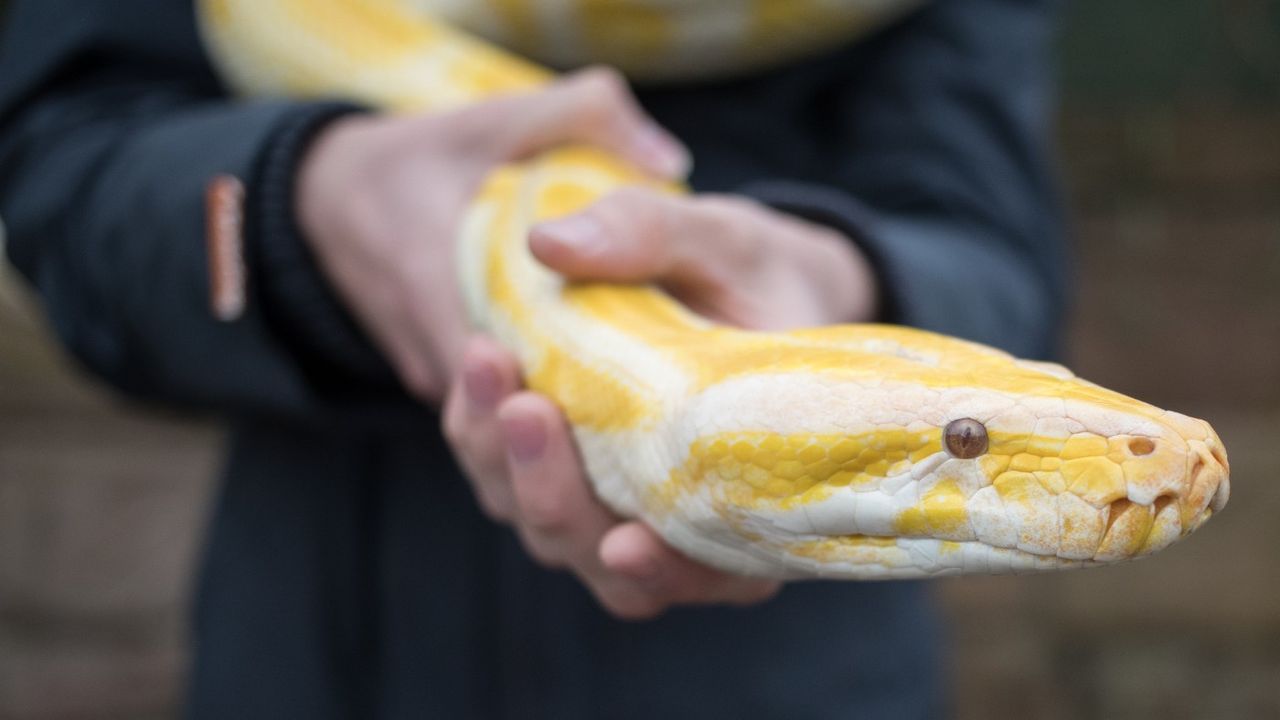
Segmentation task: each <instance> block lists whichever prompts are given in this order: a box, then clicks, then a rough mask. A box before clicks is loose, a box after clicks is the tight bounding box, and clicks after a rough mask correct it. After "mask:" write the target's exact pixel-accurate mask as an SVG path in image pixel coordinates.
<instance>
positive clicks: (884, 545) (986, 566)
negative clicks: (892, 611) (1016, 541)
mask: <svg viewBox="0 0 1280 720" xmlns="http://www.w3.org/2000/svg"><path fill="white" fill-rule="evenodd" d="M785 552H786V565H788V566H789V567H791V568H792V569H793V570H795V571H796V572H797V574H798V575H803V576H811V575H817V576H821V577H828V578H832V579H841V578H847V579H909V578H927V577H938V576H944V575H957V574H973V573H983V574H993V575H994V574H1016V573H1032V572H1043V571H1049V570H1064V569H1070V568H1085V567H1096V566H1100V565H1103V564H1105V563H1103V562H1100V561H1098V560H1093V559H1084V560H1078V559H1070V558H1062V557H1058V556H1056V555H1042V554H1038V553H1034V552H1029V551H1026V550H1021V549H1019V548H1016V547H1014V548H1006V547H995V546H992V545H988V544H986V543H983V542H980V541H977V540H966V541H956V540H939V539H937V538H922V537H894V536H884V535H856V534H855V535H835V536H828V537H823V538H814V539H809V540H803V541H800V542H795V543H791V544H789V545H787V546H786V548H785Z"/></svg>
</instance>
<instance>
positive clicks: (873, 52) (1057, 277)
mask: <svg viewBox="0 0 1280 720" xmlns="http://www.w3.org/2000/svg"><path fill="white" fill-rule="evenodd" d="M1052 5H1053V3H1049V2H1032V1H1028V0H938V1H937V2H933V3H931V4H929V5H928V6H927V7H926V8H925V9H924V10H922V11H920V12H918V13H916V14H915V15H913V16H911V17H910V18H908V19H906V20H904V21H903V22H901V23H899V24H898V25H896V26H894V27H892V28H890V29H888V30H886V31H885V32H883V33H882V34H880V35H879V36H878V37H876V38H875V39H873V40H872V41H870V42H869V43H866V44H865V45H863V46H861V47H859V48H857V49H856V50H854V51H852V52H851V53H850V54H846V55H844V56H842V57H840V58H838V59H836V60H834V61H832V62H836V63H838V64H839V67H838V68H837V69H834V70H831V71H830V73H829V75H828V76H827V80H826V81H825V82H824V83H823V84H822V85H821V86H819V87H817V88H814V89H812V90H811V91H809V93H808V95H807V96H806V97H807V98H808V100H807V106H806V105H803V104H801V106H802V107H803V108H804V109H803V110H801V111H797V112H794V113H792V114H791V116H790V121H791V122H793V123H801V124H803V125H804V126H806V127H807V129H806V133H807V134H808V135H810V136H811V137H813V138H816V140H815V143H816V145H815V146H814V147H813V148H812V149H811V150H810V152H811V154H812V157H813V159H812V161H811V162H810V164H809V166H808V167H806V168H804V169H803V170H799V171H793V172H792V173H791V177H784V178H781V179H765V180H761V181H758V182H753V183H751V184H750V185H748V186H747V187H745V188H742V190H743V192H745V193H746V194H749V195H753V196H755V197H756V198H758V199H761V200H764V201H766V202H768V203H770V204H773V205H775V206H777V207H780V208H782V209H786V210H789V211H791V212H794V213H797V214H800V215H802V216H806V217H809V218H811V219H814V220H818V221H820V222H824V223H828V224H831V225H833V226H835V227H838V228H840V229H842V230H844V231H845V232H846V233H847V234H848V235H849V236H850V237H852V238H854V239H855V240H856V241H857V242H858V243H859V244H860V245H861V246H862V247H863V248H864V249H865V250H866V252H867V254H868V255H869V256H870V258H871V260H872V261H873V264H874V265H875V266H876V267H877V268H878V271H879V276H880V279H881V284H882V289H883V296H882V301H883V303H882V304H883V306H884V311H885V315H884V319H885V320H887V321H890V322H898V323H904V324H909V325H914V326H918V327H922V328H926V329H931V330H936V331H940V332H945V333H949V334H953V335H958V336H962V337H966V338H970V339H974V340H978V341H981V342H985V343H989V344H992V345H996V346H999V347H1002V348H1005V349H1007V350H1009V351H1011V352H1014V353H1016V354H1019V355H1023V356H1031V357H1046V356H1051V355H1053V354H1054V353H1055V346H1056V341H1057V333H1058V329H1059V324H1060V320H1061V316H1062V314H1063V305H1064V286H1065V284H1066V277H1067V273H1066V270H1065V264H1066V258H1065V252H1064V250H1063V238H1062V229H1061V218H1060V212H1059V209H1058V206H1057V203H1056V198H1055V188H1054V184H1055V183H1054V180H1053V176H1052V173H1051V170H1050V163H1049V161H1048V158H1047V157H1046V153H1047V148H1048V146H1049V139H1048V134H1049V130H1050V127H1051V109H1052V108H1051V98H1052V86H1053V81H1052V80H1053V74H1052V64H1051V52H1052V39H1053V38H1052V27H1053V19H1054V17H1053V16H1054V13H1053V8H1052ZM795 106H796V105H794V104H793V107H795ZM798 154H799V155H801V156H803V152H798Z"/></svg>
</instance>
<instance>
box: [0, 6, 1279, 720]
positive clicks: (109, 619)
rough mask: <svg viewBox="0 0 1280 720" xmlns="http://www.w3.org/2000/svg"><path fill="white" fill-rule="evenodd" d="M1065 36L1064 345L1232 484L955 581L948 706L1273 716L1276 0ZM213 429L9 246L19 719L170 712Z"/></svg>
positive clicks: (6, 583) (1098, 12)
mask: <svg viewBox="0 0 1280 720" xmlns="http://www.w3.org/2000/svg"><path fill="white" fill-rule="evenodd" d="M3 5H4V2H3V0H0V21H2V17H3V16H2V13H3ZM1060 49H1061V59H1062V63H1061V65H1062V72H1061V76H1062V90H1063V94H1062V108H1061V115H1060V123H1059V130H1058V140H1059V143H1060V154H1061V157H1062V168H1063V178H1064V186H1065V188H1066V191H1067V199H1068V204H1069V207H1070V209H1071V217H1072V223H1073V226H1074V236H1075V240H1076V248H1075V252H1076V255H1077V259H1078V268H1077V280H1078V282H1077V291H1078V292H1077V303H1076V307H1075V308H1074V311H1073V315H1072V320H1071V325H1070V331H1069V344H1068V347H1069V350H1068V360H1069V363H1070V364H1071V365H1072V366H1073V367H1074V368H1075V369H1076V370H1077V371H1078V372H1079V373H1080V374H1082V375H1084V376H1085V377H1088V378H1090V379H1092V380H1095V381H1097V382H1100V383H1102V384H1103V385H1107V386H1110V387H1113V388H1115V389H1117V390H1120V391H1123V392H1126V393H1130V394H1134V395H1138V396H1141V397H1143V398H1144V399H1147V400H1150V401H1151V402H1154V403H1155V404H1157V405H1160V406H1165V407H1173V408H1176V409H1178V410H1180V411H1182V412H1185V413H1188V414H1191V415H1195V416H1199V417H1204V418H1206V419H1208V420H1209V421H1210V422H1212V423H1213V424H1214V426H1215V427H1216V428H1217V429H1218V431H1219V433H1220V434H1221V436H1222V438H1223V440H1224V441H1225V442H1226V445H1227V449H1228V451H1229V453H1230V457H1231V467H1232V494H1233V499H1232V501H1231V504H1230V506H1229V507H1228V509H1227V511H1226V512H1225V513H1224V514H1223V515H1221V516H1220V517H1217V518H1215V519H1214V520H1213V521H1212V522H1210V523H1209V524H1208V525H1207V526H1206V527H1205V528H1204V529H1203V530H1201V531H1200V532H1199V533H1198V534H1197V535H1196V536H1195V537H1194V538H1192V539H1191V540H1189V541H1188V542H1186V543H1184V544H1182V545H1179V546H1177V547H1175V548H1173V549H1171V550H1169V551H1167V552H1165V553H1163V554H1161V555H1159V556H1157V557H1155V558H1152V559H1149V560H1144V561H1141V562H1139V563H1136V564H1129V565H1125V566H1121V567H1116V568H1110V569H1104V570H1091V571H1087V572H1076V573H1070V574H1062V575H1047V576H1028V577H1014V578H966V579H963V580H947V581H941V582H937V583H935V584H934V587H935V588H936V590H937V592H938V595H939V598H940V602H941V603H942V605H943V607H944V609H945V611H946V613H947V615H948V616H949V617H950V619H951V621H952V624H951V626H952V642H951V646H950V662H949V668H950V672H951V676H952V694H953V708H954V713H955V715H956V717H958V718H962V719H968V718H1025V717H1035V718H1090V717H1104V718H1161V719H1162V720H1177V719H1179V718H1280V0H1212V1H1211V0H1125V2H1122V3H1118V2H1114V1H1113V0H1077V1H1076V2H1074V3H1072V4H1070V5H1069V6H1068V8H1067V11H1066V13H1065V15H1064V28H1063V39H1062V42H1061V48H1060ZM219 439H220V438H219V434H218V431H217V429H216V427H215V426H214V425H213V424H212V423H210V422H207V421H200V420H193V419H191V418H186V417H181V418H180V417H174V416H169V415H164V414H158V413H157V412H155V411H154V410H143V409H140V408H136V407H132V406H130V405H128V404H127V403H125V402H123V401H121V400H120V399H119V398H117V397H114V396H112V395H111V394H110V393H109V392H107V391H106V390H105V389H104V388H102V387H100V386H98V385H96V384H94V383H93V382H92V381H90V380H87V379H86V378H85V377H84V376H83V375H82V374H80V373H78V372H76V370H75V369H74V367H73V366H72V365H71V364H70V363H69V362H68V360H67V359H66V358H65V357H64V356H63V355H62V353H61V352H60V351H59V350H58V349H56V347H55V346H54V345H53V344H52V342H51V341H50V339H49V337H48V335H47V334H46V332H45V331H44V330H43V328H42V327H41V324H40V322H39V319H38V312H37V310H36V309H35V306H34V305H33V304H32V302H31V300H30V298H29V297H28V296H27V295H26V292H25V288H23V287H22V285H21V283H20V282H19V281H18V279H17V278H15V277H14V275H13V272H12V271H11V270H8V269H6V268H4V267H3V266H0V719H3V720H10V719H13V720H17V719H22V720H28V719H31V720H34V719H37V718H39V719H41V720H44V719H48V718H166V717H173V716H175V715H176V714H177V709H178V707H179V698H180V693H181V687H182V682H183V669H184V662H185V657H186V656H185V651H184V637H183V626H184V613H185V609H186V605H187V602H188V598H189V595H190V578H191V571H192V567H193V561H194V559H195V557H196V555H197V552H198V539H199V537H200V534H201V531H202V528H203V525H204V521H205V512H206V508H207V506H208V502H209V500H210V497H211V494H212V492H213V490H214V488H213V484H212V480H213V477H214V473H215V472H216V466H217V462H218V443H219Z"/></svg>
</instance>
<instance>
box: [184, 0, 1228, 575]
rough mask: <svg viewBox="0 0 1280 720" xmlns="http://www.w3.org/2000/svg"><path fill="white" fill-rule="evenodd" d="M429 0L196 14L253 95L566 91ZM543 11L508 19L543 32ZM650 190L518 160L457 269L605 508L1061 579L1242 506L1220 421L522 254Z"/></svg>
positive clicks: (910, 338) (404, 97)
mask: <svg viewBox="0 0 1280 720" xmlns="http://www.w3.org/2000/svg"><path fill="white" fill-rule="evenodd" d="M428 4H429V3H428V2H427V0H418V2H417V3H416V4H415V3H414V2H411V0H365V1H363V2H362V1H361V0H310V1H304V0H202V1H201V2H200V3H199V8H200V17H201V26H202V32H203V34H204V37H205V40H206V43H207V44H208V46H209V48H210V52H211V54H212V55H213V57H214V58H215V61H216V63H217V64H218V66H219V67H220V69H221V71H222V72H223V74H224V76H225V78H226V79H227V80H228V82H229V83H230V84H231V85H232V86H233V87H235V88H237V89H238V90H239V91H241V92H243V93H245V94H247V95H288V96H295V97H317V96H326V97H334V96H342V97H348V98H352V99H355V100H358V101H361V102H365V103H369V104H372V105H375V106H378V107H382V108H386V109H388V110H394V111H440V110H446V109H450V108H456V107H458V106H460V105H464V104H466V103H469V102H474V101H476V100H479V99H482V98H486V97H490V96H494V95H497V94H500V93H508V92H517V91H525V90H529V89H533V88H537V87H539V86H540V85H543V84H545V83H547V82H549V81H550V80H551V79H552V78H553V77H554V75H553V73H552V72H550V71H548V70H544V69H542V68H541V67H539V66H537V65H535V64H533V63H531V62H528V61H525V60H523V59H520V58H518V57H516V56H515V55H512V54H508V53H507V52H506V51H503V50H500V49H498V48H497V47H495V46H494V45H491V44H489V43H487V42H485V41H483V40H479V39H477V38H475V37H473V36H471V35H468V34H466V33H464V32H463V31H461V30H458V29H457V28H455V27H454V26H452V25H451V24H449V23H447V22H444V21H441V20H439V19H437V17H436V16H434V15H433V14H432V12H431V9H430V8H428V7H425V6H426V5H428ZM439 4H441V5H450V4H451V3H444V2H441V3H439ZM452 4H455V5H456V3H452ZM490 4H491V5H494V6H512V7H514V6H515V5H520V3H512V2H494V3H490ZM579 4H580V5H581V4H582V3H579ZM804 4H805V3H799V5H804ZM866 4H868V5H874V4H875V3H871V2H867V3H866ZM881 4H883V3H881ZM481 5H483V4H481ZM602 5H603V6H606V7H607V6H608V3H599V2H596V3H594V5H593V4H592V3H591V2H586V3H585V6H587V7H596V8H597V14H599V10H598V8H599V7H600V6H602ZM616 5H618V6H628V7H632V8H633V9H634V8H635V7H636V6H637V3H636V2H627V3H617V4H616ZM653 5H654V6H655V7H656V6H658V5H661V6H662V7H675V6H679V5H680V3H662V4H656V3H654V4H653ZM685 5H697V4H696V3H685ZM532 6H533V3H532V0H525V3H524V10H525V12H524V15H523V16H521V15H520V13H519V12H516V13H515V15H514V16H513V17H516V19H517V20H518V19H520V17H523V19H524V21H525V22H526V23H530V22H534V21H535V20H537V19H538V18H537V17H535V16H534V15H533V14H531V11H530V10H529V8H531V7H532ZM508 9H510V8H508ZM654 12H658V11H656V10H655V11H654ZM636 17H639V16H634V17H632V18H631V21H630V24H628V25H626V26H625V27H624V29H627V28H630V29H631V35H625V34H624V36H623V38H622V39H623V40H627V38H630V42H631V46H636V47H640V49H641V50H643V49H644V45H645V43H649V44H650V45H652V42H653V38H652V37H650V35H652V34H653V33H652V32H651V33H649V35H645V34H644V33H639V34H637V33H638V31H637V30H636V28H640V29H644V28H646V27H650V26H649V25H645V24H644V23H639V22H638V21H636ZM597 20H598V18H597ZM677 20H678V18H677ZM846 20H847V22H846V24H848V25H850V26H852V25H856V24H857V22H858V21H857V20H854V19H846ZM600 22H604V23H605V25H606V26H607V22H606V21H599V22H598V23H597V24H599V23H600ZM837 24H838V23H836V22H835V21H832V22H829V23H808V24H805V25H802V26H804V27H824V28H825V27H829V26H834V25H837ZM650 25H652V23H650ZM793 25H795V23H793ZM654 27H656V26H654ZM650 29H652V28H650ZM637 38H639V39H637ZM810 40H811V41H812V42H815V43H816V42H819V39H814V38H810V39H809V40H804V39H803V38H802V41H803V42H808V41H810ZM570 44H571V43H570ZM599 44H600V43H597V45H599ZM605 44H606V45H607V44H608V43H605ZM622 45H626V43H625V42H622ZM775 45H777V47H774V48H773V49H772V50H771V52H774V53H775V54H777V55H778V56H779V57H783V56H786V55H787V54H788V53H791V54H794V52H795V48H793V47H786V43H775ZM752 47H755V46H754V45H753V46H752ZM722 50H723V49H720V50H718V51H717V52H713V53H711V55H714V56H717V57H718V56H722V55H724V54H725V53H724V52H722ZM650 55H651V56H652V55H653V53H650ZM658 55H660V56H664V57H665V56H666V55H664V54H662V53H659V54H658ZM671 55H678V53H671ZM756 60H759V59H758V58H756ZM653 71H654V74H661V71H662V68H654V69H653ZM649 182H651V181H649V180H646V179H645V178H644V177H643V176H642V175H641V174H640V173H639V172H638V171H636V170H634V169H632V168H630V167H628V166H626V165H625V164H623V163H622V162H621V161H619V160H617V159H615V158H613V157H610V156H608V155H606V154H604V153H601V152H599V151H595V150H590V149H587V148H580V147H567V148H563V149H560V150H555V151H552V152H548V153H545V154H544V155H541V156H539V157H536V158H534V159H532V160H529V161H526V162H522V163H519V164H515V165H510V166H506V167H502V168H500V169H498V170H496V171H495V172H494V173H493V174H492V175H491V177H490V178H489V179H488V180H487V182H486V183H485V184H484V185H483V187H482V189H481V190H480V191H479V193H478V195H477V196H476V197H475V199H474V201H473V203H472V205H471V207H470V208H469V211H468V213H467V216H466V220H465V222H464V224H463V226H462V228H461V230H460V237H459V239H458V248H457V255H458V267H459V273H460V282H461V286H462V288H463V289H464V290H463V292H464V294H465V295H466V298H465V299H466V303H467V306H468V309H469V312H470V314H471V316H472V318H473V320H474V321H475V323H476V324H477V325H478V326H479V327H480V328H482V329H484V330H486V331H488V332H489V333H492V334H493V335H494V336H496V337H497V338H499V339H500V340H501V341H502V342H503V343H504V344H506V345H507V346H508V347H509V348H510V349H512V350H513V351H514V352H515V353H516V355H517V356H518V358H519V360H520V362H521V366H522V368H523V369H524V372H525V376H526V379H527V382H528V384H529V386H530V387H531V388H533V389H535V390H538V391H540V392H543V393H545V394H547V395H549V396H550V397H551V398H553V399H554V400H555V401H556V402H557V403H558V404H559V405H560V407H561V408H562V409H563V410H564V412H565V413H566V415H567V417H568V419H569V421H570V424H571V426H572V429H573V433H574V436H575V438H576V440H577V443H578V445H579V448H580V450H581V454H582V458H583V461H584V464H585V466H586V469H587V471H588V474H589V475H590V477H591V479H592V482H593V484H594V487H595V491H596V493H597V494H598V495H599V497H600V498H601V499H602V500H603V501H604V502H605V503H607V504H608V505H609V506H610V507H612V508H613V509H615V510H616V511H617V512H618V513H620V514H622V515H624V516H627V517H635V518H642V519H643V520H645V521H646V522H647V523H648V524H650V525H651V526H652V527H653V528H654V529H655V530H657V531H658V532H659V533H660V534H661V535H662V537H663V538H665V539H666V540H667V541H668V542H669V543H670V544H671V545H672V546H674V547H676V548H678V549H679V550H681V551H683V552H685V553H686V554H688V555H690V556H692V557H694V558H696V559H698V560H701V561H703V562H705V563H708V564H710V565H713V566H715V567H718V568H721V569H724V570H728V571H732V572H739V573H745V574H751V575H756V576H763V577H774V578H804V577H830V578H855V579H881V578H904V577H922V576H934V575H943V574H954V573H1001V572H1021V571H1032V570H1051V569H1059V568H1068V567H1080V566H1092V565H1100V564H1105V563H1111V562H1115V561H1121V560H1125V559H1129V558H1134V557H1139V556H1143V555H1147V554H1150V553H1153V552H1155V551H1157V550H1160V549H1162V548H1164V547H1166V546H1168V545H1169V544H1171V543H1172V542H1174V541H1175V540H1177V539H1179V538H1180V537H1182V536H1185V535H1187V534H1189V533H1190V532H1192V531H1194V530H1195V529H1196V528H1198V527H1199V526H1200V525H1201V524H1203V523H1204V522H1205V521H1206V520H1207V519H1208V518H1209V517H1210V516H1211V515H1212V514H1214V513H1215V512H1218V511H1220V510H1221V509H1222V508H1223V506H1224V505H1225V504H1226V501H1227V497H1228V494H1229V483H1228V465H1227V458H1226V454H1225V451H1224V448H1223V445H1222V442H1221V441H1220V440H1219V438H1218V436H1217V435H1216V434H1215V433H1214V431H1213V429H1212V428H1211V427H1210V426H1209V425H1208V424H1207V423H1206V422H1204V421H1202V420H1197V419H1194V418H1191V417H1187V416H1185V415H1181V414H1178V413H1175V412H1171V411H1166V410H1162V409H1159V408H1156V407H1153V406H1151V405H1148V404H1146V403H1143V402H1140V401H1137V400H1134V399H1131V398H1128V397H1125V396H1124V395H1121V394H1119V393H1116V392H1112V391H1109V390H1106V389H1103V388H1101V387H1099V386H1097V385H1094V384H1092V383H1089V382H1086V381H1084V380H1081V379H1079V378H1077V377H1075V376H1073V375H1072V374H1071V373H1070V372H1069V371H1068V370H1066V369H1065V368H1063V367H1061V366H1058V365H1053V364H1049V363H1042V362H1033V361H1026V360H1020V359H1017V358H1014V357H1012V356H1010V355H1008V354H1006V353H1004V352H1001V351H998V350H995V349H991V348H988V347H985V346H982V345H978V344H974V343H971V342H966V341H963V340H958V339H953V338H949V337H945V336H941V335H937V334H932V333H929V332H924V331H919V330H913V329H909V328H904V327H895V326H887V325H843V326H833V327H823V328H812V329H803V330H795V331H791V332H783V333H761V332H749V331H744V330H740V329H735V328H731V327H726V326H723V325H717V324H714V323H711V322H709V321H707V320H705V319H702V318H700V317H698V316H696V315H694V314H692V313H690V312H688V311H687V310H685V309H684V308H682V307H681V306H680V305H678V304H677V303H676V302H675V301H674V300H672V299H670V298H669V297H668V296H666V295H664V294H663V293H661V292H660V291H658V290H656V289H652V288H648V287H641V286H623V285H603V284H566V283H564V282H563V281H562V280H561V279H560V278H559V277H558V276H556V275H554V274H552V273H551V272H549V271H548V270H546V269H545V268H543V267H542V266H540V265H539V264H538V263H537V262H536V261H535V260H534V259H533V258H532V256H531V255H530V253H529V251H528V250H527V248H526V243H525V238H526V233H527V230H528V229H529V227H530V226H531V225H532V224H534V223H536V222H539V221H543V220H547V219H552V218H555V217H559V216H563V215H565V214H568V213H572V212H574V211H576V210H578V209H581V208H583V207H585V206H586V205H588V204H589V203H591V202H592V201H594V200H596V199H598V198H600V197H601V196H603V195H605V194H607V193H609V192H610V191H612V190H615V189H617V188H619V187H620V186H624V185H628V184H644V183H649Z"/></svg>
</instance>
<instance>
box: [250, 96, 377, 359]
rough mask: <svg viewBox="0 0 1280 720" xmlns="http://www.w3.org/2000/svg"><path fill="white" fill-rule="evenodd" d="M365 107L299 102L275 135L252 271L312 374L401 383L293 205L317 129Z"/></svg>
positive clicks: (264, 167) (280, 328)
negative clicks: (343, 298) (319, 257)
mask: <svg viewBox="0 0 1280 720" xmlns="http://www.w3.org/2000/svg"><path fill="white" fill-rule="evenodd" d="M361 111H362V108H360V107H359V106H356V105H351V104H346V103H317V104H309V105H300V106H299V107H298V110H297V112H295V113H293V114H291V115H289V116H287V117H286V119H285V120H284V121H282V122H281V124H280V126H279V127H278V128H277V130H276V131H275V133H274V134H273V135H272V137H271V138H270V139H269V140H268V143H267V149H266V151H265V152H264V153H263V155H262V158H261V161H260V164H259V165H258V167H257V171H256V173H255V177H254V178H253V180H252V182H251V183H250V187H249V191H248V197H247V198H246V208H245V213H246V230H247V232H248V237H247V239H246V240H247V250H246V253H247V255H248V258H247V260H248V262H249V264H250V277H251V281H252V282H253V283H254V286H255V288H256V296H257V297H258V299H259V301H260V302H261V303H262V304H263V309H264V314H265V315H266V317H267V319H268V322H269V323H270V324H271V326H272V328H273V332H275V333H277V334H278V335H279V336H280V338H281V340H282V341H283V342H284V343H285V344H286V345H287V346H288V347H290V348H291V349H292V350H293V351H294V354H295V355H296V356H297V357H296V359H297V362H298V364H299V366H300V367H301V368H303V370H304V371H305V372H307V373H308V374H309V375H310V376H311V377H312V379H313V380H318V381H322V382H323V381H341V380H344V379H348V380H349V379H351V378H352V377H353V376H355V377H357V378H359V379H360V380H361V381H363V382H370V381H373V382H376V383H377V384H383V382H384V381H385V382H386V383H388V384H393V383H394V375H393V373H392V371H391V368H390V366H389V365H388V364H387V363H386V361H385V360H384V359H383V358H382V356H381V354H379V353H378V351H377V350H376V349H375V348H374V346H373V344H372V343H371V342H370V341H369V339H368V337H367V336H366V335H365V333H364V332H363V330H361V328H360V327H359V326H358V325H357V324H356V323H355V321H354V320H353V318H352V317H351V315H350V313H348V312H347V310H346V308H345V307H343V305H342V304H341V302H340V301H339V299H338V297H337V295H336V294H335V292H334V290H333V288H332V287H331V286H330V284H329V282H328V280H327V279H326V278H325V276H324V274H323V273H322V272H321V270H320V268H319V266H318V265H317V263H316V260H315V258H314V256H313V255H312V253H311V249H310V247H309V246H308V245H307V243H306V241H305V239H304V238H303V236H302V231H301V228H300V227H299V226H298V221H297V217H296V214H295V210H294V208H295V207H296V204H295V193H296V190H297V187H296V179H297V172H298V167H299V165H300V163H301V161H302V158H303V155H304V154H305V153H306V151H307V149H308V147H309V146H310V143H311V141H312V140H313V139H314V138H315V136H316V135H317V134H318V133H319V132H320V130H322V129H323V128H324V127H325V126H326V125H328V124H329V123H330V122H332V121H333V120H335V119H337V118H339V117H342V116H344V115H348V114H351V113H356V112H361Z"/></svg>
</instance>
